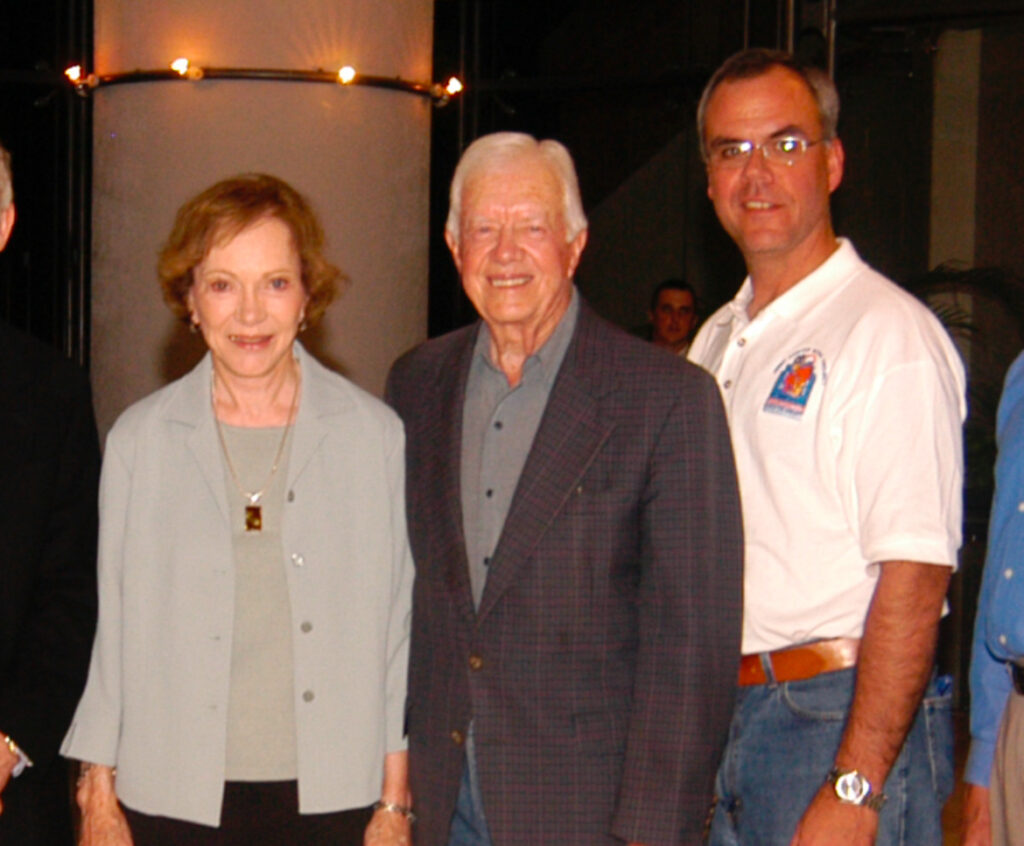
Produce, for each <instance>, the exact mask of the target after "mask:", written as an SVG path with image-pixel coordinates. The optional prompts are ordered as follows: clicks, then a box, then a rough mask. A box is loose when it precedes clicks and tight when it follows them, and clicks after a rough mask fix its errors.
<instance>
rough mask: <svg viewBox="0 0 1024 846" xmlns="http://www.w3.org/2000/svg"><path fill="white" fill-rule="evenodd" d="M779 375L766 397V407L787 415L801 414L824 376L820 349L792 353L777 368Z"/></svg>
mask: <svg viewBox="0 0 1024 846" xmlns="http://www.w3.org/2000/svg"><path fill="white" fill-rule="evenodd" d="M775 372H776V373H778V374H779V375H778V377H777V378H776V379H775V384H774V386H773V387H772V392H771V393H770V394H769V395H768V399H767V400H765V404H764V410H765V411H770V412H772V413H773V414H784V415H786V416H787V417H802V416H803V413H804V410H805V409H806V408H807V402H808V400H810V398H811V394H812V392H813V391H814V385H815V383H816V382H817V381H818V379H819V377H820V378H822V379H824V376H825V374H824V360H823V359H822V357H821V353H820V352H818V351H817V350H808V349H804V350H800V351H799V352H796V353H793V355H791V356H790V357H789V358H787V359H786V360H785V361H783V362H782V363H781V364H780V365H779V366H778V367H776V368H775Z"/></svg>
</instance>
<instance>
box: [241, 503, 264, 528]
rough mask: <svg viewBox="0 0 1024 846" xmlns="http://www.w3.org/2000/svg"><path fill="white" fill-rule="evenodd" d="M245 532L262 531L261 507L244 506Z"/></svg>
mask: <svg viewBox="0 0 1024 846" xmlns="http://www.w3.org/2000/svg"><path fill="white" fill-rule="evenodd" d="M245 530H246V531H247V532H260V531H263V508H262V507H261V506H259V505H247V506H245Z"/></svg>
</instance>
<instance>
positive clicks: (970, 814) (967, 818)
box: [960, 784, 992, 846]
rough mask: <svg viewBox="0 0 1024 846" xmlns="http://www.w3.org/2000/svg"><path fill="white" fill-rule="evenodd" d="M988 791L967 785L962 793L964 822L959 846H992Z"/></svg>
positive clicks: (973, 785)
mask: <svg viewBox="0 0 1024 846" xmlns="http://www.w3.org/2000/svg"><path fill="white" fill-rule="evenodd" d="M988 797H989V789H988V788H987V787H982V786H981V785H980V784H968V785H967V790H966V792H965V793H964V821H963V827H962V829H961V837H960V843H961V846H992V815H991V811H990V810H989V804H988Z"/></svg>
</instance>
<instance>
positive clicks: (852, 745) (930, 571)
mask: <svg viewBox="0 0 1024 846" xmlns="http://www.w3.org/2000/svg"><path fill="white" fill-rule="evenodd" d="M880 566H881V570H882V572H881V575H880V576H879V580H878V585H877V587H876V588H875V595H874V598H873V599H872V602H871V608H870V610H869V611H868V616H867V619H866V621H865V626H864V637H863V640H862V642H861V648H860V653H859V656H858V660H857V686H856V689H855V692H854V697H853V704H852V707H851V709H850V717H849V721H848V723H847V726H846V731H845V732H844V734H843V739H842V742H841V743H840V746H839V751H838V753H837V754H836V765H837V766H838V767H840V768H841V769H856V770H859V771H860V772H861V773H863V774H864V776H866V777H867V779H868V780H869V781H870V782H871V783H872V785H874V786H875V789H876V790H878V791H880V790H881V789H882V784H883V783H884V782H885V778H886V776H887V775H888V773H889V770H890V769H891V767H892V765H893V762H894V761H895V760H896V756H897V755H898V754H899V751H900V747H901V746H902V745H903V741H904V740H905V739H906V736H907V732H908V731H909V729H910V725H911V723H912V722H913V720H914V714H915V713H916V711H917V707H918V705H919V704H920V702H921V696H922V694H923V693H924V689H925V686H926V685H927V684H928V679H929V677H930V675H931V672H932V667H933V664H934V660H935V643H936V640H937V638H938V627H939V618H940V617H941V614H942V603H943V600H944V598H945V595H946V588H947V587H948V585H949V577H950V573H951V569H950V568H949V567H946V566H940V565H934V564H923V563H920V562H913V561H886V562H883V563H882V564H881V565H880Z"/></svg>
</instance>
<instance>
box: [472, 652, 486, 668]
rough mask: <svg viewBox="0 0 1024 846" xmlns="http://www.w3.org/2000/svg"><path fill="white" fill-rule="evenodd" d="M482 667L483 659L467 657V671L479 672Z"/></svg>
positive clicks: (476, 656)
mask: <svg viewBox="0 0 1024 846" xmlns="http://www.w3.org/2000/svg"><path fill="white" fill-rule="evenodd" d="M483 666H484V659H483V658H481V657H480V656H479V655H470V656H469V669H471V670H474V671H475V670H481V669H483Z"/></svg>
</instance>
